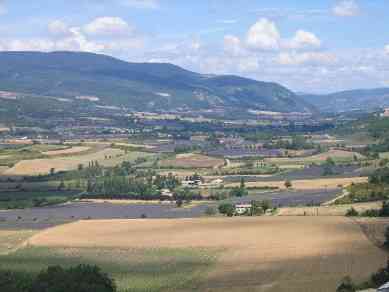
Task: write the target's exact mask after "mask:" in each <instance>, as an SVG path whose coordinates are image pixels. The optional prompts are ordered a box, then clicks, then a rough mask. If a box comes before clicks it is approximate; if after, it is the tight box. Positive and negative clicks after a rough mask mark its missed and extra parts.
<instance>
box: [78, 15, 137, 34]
mask: <svg viewBox="0 0 389 292" xmlns="http://www.w3.org/2000/svg"><path fill="white" fill-rule="evenodd" d="M133 30H134V28H133V27H131V26H130V25H129V24H128V23H127V22H126V21H124V20H123V19H122V18H120V17H107V16H106V17H99V18H96V19H95V20H93V21H92V22H90V23H88V24H87V25H86V26H85V27H84V31H85V32H86V33H87V34H90V35H96V36H97V35H104V36H118V35H128V34H131V33H132V32H133Z"/></svg>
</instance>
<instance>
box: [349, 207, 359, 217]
mask: <svg viewBox="0 0 389 292" xmlns="http://www.w3.org/2000/svg"><path fill="white" fill-rule="evenodd" d="M358 215H359V213H358V211H357V210H355V209H354V207H351V208H350V209H348V210H347V212H346V216H347V217H356V216H358Z"/></svg>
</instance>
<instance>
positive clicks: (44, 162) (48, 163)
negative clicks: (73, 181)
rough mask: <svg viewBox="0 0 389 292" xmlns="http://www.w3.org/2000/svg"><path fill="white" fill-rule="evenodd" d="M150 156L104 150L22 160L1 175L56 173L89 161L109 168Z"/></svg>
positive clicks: (75, 167) (109, 149)
mask: <svg viewBox="0 0 389 292" xmlns="http://www.w3.org/2000/svg"><path fill="white" fill-rule="evenodd" d="M150 155H151V154H149V153H143V152H129V153H127V154H126V153H125V151H123V150H121V149H112V148H106V149H103V150H100V151H97V152H95V153H90V154H86V155H76V156H67V157H58V158H51V159H50V158H44V159H32V160H22V161H20V162H18V163H17V164H16V165H15V166H14V167H12V168H10V169H8V170H6V171H5V172H4V173H3V174H4V175H14V176H18V175H39V174H48V173H49V172H50V169H51V168H54V169H55V170H56V171H69V170H74V169H77V167H78V165H79V164H84V166H85V165H88V163H89V162H90V161H98V162H99V164H100V165H102V166H107V167H110V166H115V165H118V164H119V163H121V162H123V161H132V160H135V159H137V158H139V157H148V156H150Z"/></svg>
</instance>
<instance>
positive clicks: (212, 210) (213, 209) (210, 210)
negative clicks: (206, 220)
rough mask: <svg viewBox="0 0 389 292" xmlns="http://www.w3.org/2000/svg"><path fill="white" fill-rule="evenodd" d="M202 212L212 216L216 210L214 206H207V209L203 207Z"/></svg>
mask: <svg viewBox="0 0 389 292" xmlns="http://www.w3.org/2000/svg"><path fill="white" fill-rule="evenodd" d="M204 213H205V215H207V216H214V215H216V213H217V211H216V209H215V208H214V207H211V206H208V207H207V209H205V212H204Z"/></svg>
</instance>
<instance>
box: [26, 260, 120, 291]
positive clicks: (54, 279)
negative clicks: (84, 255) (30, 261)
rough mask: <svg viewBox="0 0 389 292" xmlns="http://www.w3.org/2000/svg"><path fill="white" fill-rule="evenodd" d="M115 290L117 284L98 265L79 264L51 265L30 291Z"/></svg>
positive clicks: (36, 280)
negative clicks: (67, 266) (67, 267)
mask: <svg viewBox="0 0 389 292" xmlns="http://www.w3.org/2000/svg"><path fill="white" fill-rule="evenodd" d="M69 291H71V292H90V291H94V292H115V291H116V286H115V283H114V282H113V280H111V279H110V278H109V277H108V276H107V275H106V274H103V273H102V272H101V270H100V268H98V267H97V266H88V265H79V266H77V267H73V268H69V269H63V268H62V267H59V266H56V267H49V268H48V269H47V271H42V272H41V273H40V274H39V275H38V276H37V278H36V279H35V280H34V282H33V284H32V285H31V289H30V290H29V292H69Z"/></svg>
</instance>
